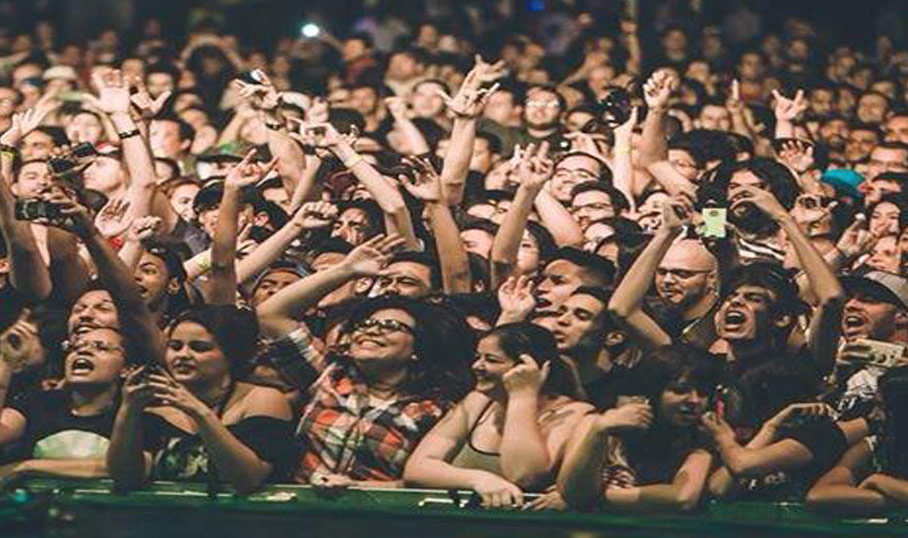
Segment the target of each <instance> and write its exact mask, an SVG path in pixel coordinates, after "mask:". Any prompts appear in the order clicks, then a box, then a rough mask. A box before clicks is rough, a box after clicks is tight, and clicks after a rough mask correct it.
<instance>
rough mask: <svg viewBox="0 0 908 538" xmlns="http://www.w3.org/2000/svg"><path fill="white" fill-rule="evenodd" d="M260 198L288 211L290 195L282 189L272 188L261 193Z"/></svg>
mask: <svg viewBox="0 0 908 538" xmlns="http://www.w3.org/2000/svg"><path fill="white" fill-rule="evenodd" d="M262 198H264V199H265V201H267V202H271V203H273V204H276V205H277V206H278V207H280V208H281V209H283V210H284V211H285V212H287V211H288V210H289V209H290V195H289V194H287V189H285V188H284V187H272V188H270V189H265V190H263V191H262Z"/></svg>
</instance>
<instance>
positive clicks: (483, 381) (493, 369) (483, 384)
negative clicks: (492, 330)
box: [471, 335, 517, 394]
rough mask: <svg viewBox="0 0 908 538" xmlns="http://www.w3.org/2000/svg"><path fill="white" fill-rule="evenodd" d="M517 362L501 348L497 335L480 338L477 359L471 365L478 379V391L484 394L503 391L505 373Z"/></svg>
mask: <svg viewBox="0 0 908 538" xmlns="http://www.w3.org/2000/svg"><path fill="white" fill-rule="evenodd" d="M516 364H517V363H516V361H515V360H514V359H512V358H511V357H508V355H507V353H505V352H504V350H503V349H501V344H500V342H499V339H498V336H497V335H489V336H486V337H485V338H483V339H482V340H480V341H479V345H477V346H476V360H474V361H473V365H472V367H471V368H472V369H473V376H474V377H475V379H476V386H475V389H476V391H477V392H482V393H484V394H491V393H496V392H497V393H501V392H503V391H504V387H503V382H502V379H503V378H504V374H506V373H507V372H508V370H510V369H511V368H513V367H514V366H515V365H516Z"/></svg>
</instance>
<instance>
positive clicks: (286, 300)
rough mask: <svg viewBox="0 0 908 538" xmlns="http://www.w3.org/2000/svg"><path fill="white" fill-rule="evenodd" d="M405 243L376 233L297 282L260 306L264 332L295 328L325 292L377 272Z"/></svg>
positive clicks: (274, 334)
mask: <svg viewBox="0 0 908 538" xmlns="http://www.w3.org/2000/svg"><path fill="white" fill-rule="evenodd" d="M402 244H403V239H402V238H401V237H398V236H392V237H384V236H376V237H373V238H372V239H370V240H368V241H366V242H365V243H363V244H362V245H359V246H358V247H356V248H355V249H353V250H352V251H350V253H349V254H347V256H346V258H344V260H343V261H342V262H341V263H339V264H337V265H335V266H332V267H330V268H328V269H325V270H324V271H318V272H317V273H314V274H311V275H309V276H307V277H306V278H304V279H302V280H299V281H297V282H294V283H293V284H291V285H289V286H287V287H286V288H284V289H282V290H281V291H279V292H277V293H276V294H274V295H273V296H271V297H270V298H268V300H266V301H265V302H264V303H262V304H261V305H259V306H258V309H257V311H256V313H257V314H258V317H259V322H260V325H261V330H262V334H263V335H264V336H265V337H267V338H271V339H276V338H280V337H283V336H286V335H287V334H289V333H291V332H293V331H294V330H295V329H296V328H297V326H298V325H299V323H298V322H297V321H296V318H297V317H298V315H299V314H300V313H302V312H304V311H305V310H306V309H308V308H310V307H312V306H315V305H316V304H317V303H318V301H320V300H321V299H322V297H324V296H325V295H327V294H329V293H331V292H332V291H334V290H335V289H337V288H338V287H340V286H342V285H343V284H345V283H346V282H349V281H350V280H353V279H354V278H357V277H359V276H375V275H378V274H379V273H380V272H381V270H382V269H383V268H384V266H385V265H386V264H387V262H388V260H389V259H390V254H391V252H392V251H393V250H394V249H396V248H398V247H400V246H401V245H402Z"/></svg>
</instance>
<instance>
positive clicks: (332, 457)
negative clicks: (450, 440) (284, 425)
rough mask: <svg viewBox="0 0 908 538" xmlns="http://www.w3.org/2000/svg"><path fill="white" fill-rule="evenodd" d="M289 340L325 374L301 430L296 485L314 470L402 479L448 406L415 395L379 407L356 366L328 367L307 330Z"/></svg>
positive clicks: (356, 477) (314, 390)
mask: <svg viewBox="0 0 908 538" xmlns="http://www.w3.org/2000/svg"><path fill="white" fill-rule="evenodd" d="M288 339H289V340H290V341H291V342H292V343H293V345H294V347H295V349H296V350H297V351H298V353H299V355H300V357H301V358H302V359H304V360H305V361H307V362H308V363H309V364H310V365H311V366H313V367H314V368H316V370H318V371H320V372H321V374H320V375H319V377H318V379H317V380H316V381H315V383H313V384H312V386H311V387H310V389H309V394H310V401H309V403H308V404H307V405H306V407H305V408H304V409H303V415H302V417H301V418H300V422H299V426H298V428H297V436H298V438H300V439H301V440H302V442H303V457H302V462H301V465H300V468H299V470H298V471H297V474H296V479H297V481H299V482H308V481H309V478H310V476H312V473H315V472H319V473H339V474H344V475H347V476H349V477H350V478H352V479H354V480H380V481H391V480H399V479H400V478H401V477H402V476H403V470H404V464H405V463H406V461H407V457H409V455H410V453H411V452H412V451H413V449H414V448H416V444H417V443H418V442H419V440H420V439H421V438H422V436H423V435H425V434H426V432H428V431H429V429H431V428H432V426H434V425H435V422H437V421H438V419H439V418H441V416H442V415H443V414H444V412H445V410H446V406H445V405H443V404H441V403H440V402H438V401H436V400H429V399H425V398H423V397H419V396H412V397H403V398H400V399H398V400H394V401H390V402H386V403H384V404H382V405H380V406H378V407H375V406H373V405H372V404H371V402H370V399H369V393H368V390H367V387H366V383H365V381H364V380H363V379H362V376H361V375H360V373H359V371H358V370H357V369H356V366H355V365H354V364H353V363H352V362H350V361H348V360H344V359H339V360H336V361H332V362H330V363H329V362H328V360H327V359H326V356H325V353H324V351H323V350H322V349H320V348H319V347H318V346H317V345H314V344H313V338H312V336H311V334H310V333H309V331H308V329H307V328H305V327H301V328H300V329H298V330H297V331H295V332H294V333H292V334H290V335H288Z"/></svg>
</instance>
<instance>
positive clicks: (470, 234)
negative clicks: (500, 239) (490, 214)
mask: <svg viewBox="0 0 908 538" xmlns="http://www.w3.org/2000/svg"><path fill="white" fill-rule="evenodd" d="M460 239H461V241H463V246H464V248H465V249H466V250H467V252H472V253H474V254H478V255H479V256H482V257H483V258H485V259H489V253H490V252H492V241H494V239H495V237H494V236H492V234H490V233H489V232H487V231H485V230H481V229H479V228H468V229H466V230H464V231H462V232H460Z"/></svg>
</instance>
